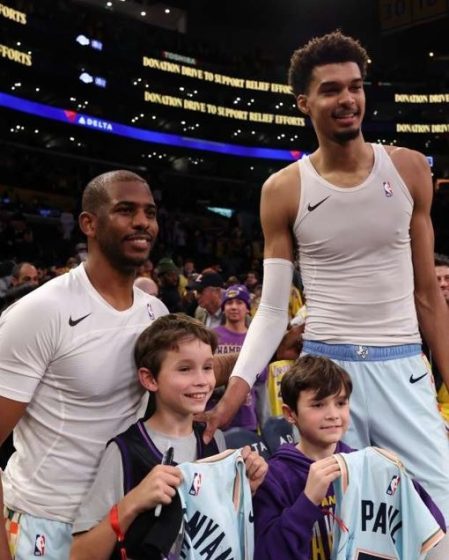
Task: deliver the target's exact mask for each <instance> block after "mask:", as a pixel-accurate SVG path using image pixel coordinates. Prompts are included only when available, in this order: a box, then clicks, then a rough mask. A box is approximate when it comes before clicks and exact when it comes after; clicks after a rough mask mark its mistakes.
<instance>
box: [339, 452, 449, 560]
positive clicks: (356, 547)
mask: <svg viewBox="0 0 449 560" xmlns="http://www.w3.org/2000/svg"><path fill="white" fill-rule="evenodd" d="M334 457H335V458H336V460H337V461H338V464H339V465H340V469H341V473H342V474H341V476H340V477H339V478H338V479H337V480H336V481H334V483H333V485H334V490H335V496H336V509H335V519H336V523H334V534H333V550H332V556H331V558H332V560H376V559H379V558H382V559H384V560H405V559H407V560H412V559H413V560H421V559H422V558H424V557H425V555H426V554H427V552H428V551H429V550H430V549H431V548H432V547H433V546H435V545H436V544H437V543H438V542H439V541H440V540H441V539H442V538H443V537H444V532H443V531H442V529H441V527H440V525H439V523H438V521H437V519H436V518H435V517H434V515H433V514H432V513H431V511H430V509H429V508H430V507H433V508H435V509H436V506H435V505H434V504H433V503H432V505H431V506H430V503H431V500H430V498H429V496H428V495H426V493H425V492H424V491H423V494H422V495H420V494H419V493H418V491H417V489H416V487H415V485H414V483H413V481H412V479H411V478H410V476H409V475H408V474H407V472H406V470H405V468H404V466H403V464H402V463H401V462H400V460H399V459H398V458H397V457H396V455H394V454H393V453H391V452H389V451H386V450H384V449H379V448H376V447H367V448H365V449H362V450H361V451H356V452H354V453H348V454H342V453H340V454H337V455H334ZM425 499H428V503H425V501H424V500H425ZM434 511H435V510H434ZM438 513H439V512H438Z"/></svg>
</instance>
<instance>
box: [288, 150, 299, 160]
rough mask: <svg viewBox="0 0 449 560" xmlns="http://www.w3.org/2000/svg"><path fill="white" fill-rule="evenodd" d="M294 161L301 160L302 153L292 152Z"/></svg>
mask: <svg viewBox="0 0 449 560" xmlns="http://www.w3.org/2000/svg"><path fill="white" fill-rule="evenodd" d="M290 153H291V155H292V158H293V159H299V158H300V156H301V152H300V151H298V150H290Z"/></svg>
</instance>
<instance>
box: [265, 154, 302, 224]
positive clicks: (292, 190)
mask: <svg viewBox="0 0 449 560" xmlns="http://www.w3.org/2000/svg"><path fill="white" fill-rule="evenodd" d="M299 195H300V174H299V166H298V163H297V162H295V163H292V164H290V165H288V166H287V167H284V168H283V169H281V170H279V171H277V172H276V173H273V175H271V176H270V177H269V178H268V179H267V180H266V181H265V183H264V185H263V187H262V197H263V199H262V200H264V199H265V201H266V202H267V203H269V205H270V208H271V209H272V210H274V209H277V210H278V211H279V210H280V211H281V212H282V213H283V214H284V215H285V214H287V215H288V216H289V218H290V219H291V220H290V221H291V222H293V221H294V218H295V216H296V211H297V209H298V205H299Z"/></svg>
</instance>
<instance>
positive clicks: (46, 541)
mask: <svg viewBox="0 0 449 560" xmlns="http://www.w3.org/2000/svg"><path fill="white" fill-rule="evenodd" d="M4 516H5V525H6V534H7V537H8V543H9V549H10V552H11V557H12V560H36V558H38V557H41V556H42V557H44V558H45V560H68V558H69V556H70V546H71V544H72V524H71V523H62V522H61V521H53V520H51V519H42V518H40V517H34V516H33V515H29V514H28V513H19V512H17V511H13V510H10V509H9V508H7V507H5V509H4Z"/></svg>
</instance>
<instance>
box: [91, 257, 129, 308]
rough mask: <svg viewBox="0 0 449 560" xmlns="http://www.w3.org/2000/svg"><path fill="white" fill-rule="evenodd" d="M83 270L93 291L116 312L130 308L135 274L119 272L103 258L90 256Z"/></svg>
mask: <svg viewBox="0 0 449 560" xmlns="http://www.w3.org/2000/svg"><path fill="white" fill-rule="evenodd" d="M84 269H85V271H86V274H87V277H88V278H89V281H90V283H91V284H92V286H93V287H94V288H95V290H96V291H97V292H98V293H99V294H100V295H101V297H102V298H103V299H105V300H106V301H107V302H108V303H109V304H110V305H112V307H114V308H115V309H117V311H124V310H126V309H129V308H130V307H131V306H132V304H133V282H134V277H135V272H133V271H132V270H130V271H129V272H123V271H119V270H117V269H116V268H114V267H113V266H112V265H111V264H110V263H109V262H108V261H106V260H105V259H104V258H101V259H99V258H95V257H94V256H92V257H91V256H90V255H89V256H88V258H87V260H86V262H85V264H84Z"/></svg>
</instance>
